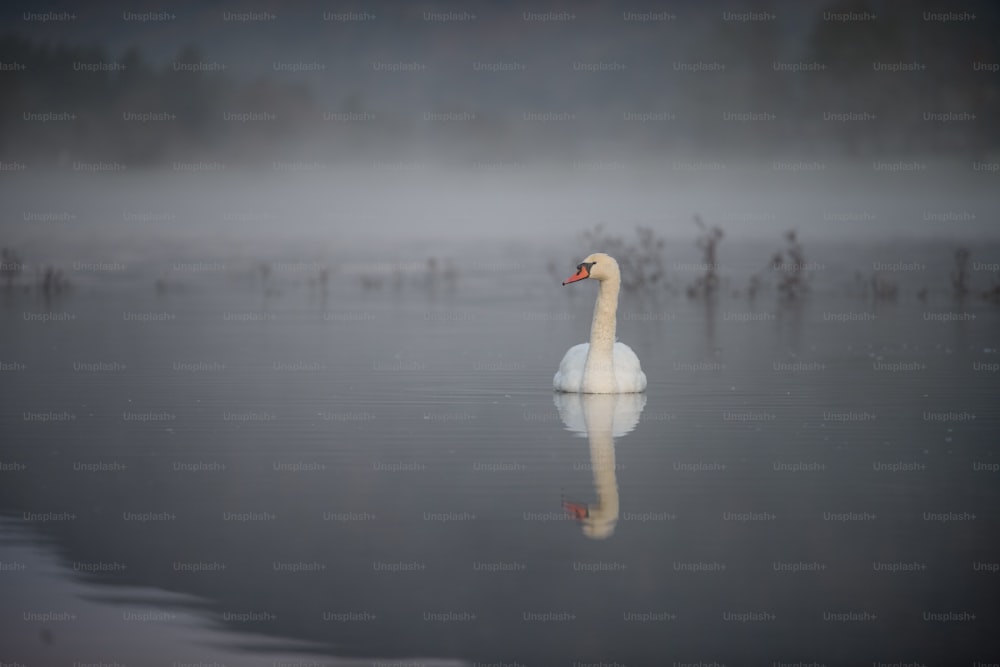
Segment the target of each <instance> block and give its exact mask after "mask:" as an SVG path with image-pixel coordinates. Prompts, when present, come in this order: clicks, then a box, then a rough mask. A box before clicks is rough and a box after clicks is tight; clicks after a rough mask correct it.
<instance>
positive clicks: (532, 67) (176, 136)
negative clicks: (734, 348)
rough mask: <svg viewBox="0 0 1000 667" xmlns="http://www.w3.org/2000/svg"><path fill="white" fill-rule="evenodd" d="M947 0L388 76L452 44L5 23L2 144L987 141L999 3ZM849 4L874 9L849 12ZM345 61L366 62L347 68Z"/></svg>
mask: <svg viewBox="0 0 1000 667" xmlns="http://www.w3.org/2000/svg"><path fill="white" fill-rule="evenodd" d="M772 4H773V3H772ZM767 6H769V5H768V3H766V2H764V3H762V7H763V8H766V7H767ZM948 11H950V12H953V13H955V14H961V13H962V12H966V13H968V11H969V10H967V9H964V8H963V9H961V10H959V9H947V10H941V8H940V7H937V6H936V3H935V6H934V7H932V6H931V3H928V2H924V1H922V0H920V1H917V2H913V3H883V2H877V1H876V0H872V1H871V2H869V1H866V0H847V1H846V2H836V3H833V4H830V5H828V6H826V7H825V8H818V9H817V11H816V16H815V18H814V19H813V20H812V21H811V23H809V24H808V25H805V26H803V27H800V28H798V29H797V31H789V29H788V27H787V26H782V25H781V23H780V22H779V21H762V22H758V23H744V22H737V21H729V22H727V21H722V20H715V21H702V22H701V23H699V24H698V25H699V26H700V27H699V28H698V30H699V31H700V32H699V33H698V34H697V35H696V36H694V37H692V36H691V35H688V36H687V39H686V40H673V39H663V37H662V33H657V32H656V30H661V29H662V27H660V26H656V25H654V26H652V27H642V28H635V29H634V30H635V31H636V32H634V33H629V34H630V35H632V36H631V37H629V36H627V35H626V34H625V32H623V31H625V30H633V28H631V27H630V26H629V25H628V24H627V23H624V22H622V21H621V20H620V19H619V24H620V25H618V26H617V27H616V28H615V30H613V31H610V32H609V34H608V35H607V36H606V37H605V38H604V39H603V40H600V39H598V34H599V33H600V29H599V26H598V27H594V26H585V25H581V26H579V27H578V28H575V29H574V30H575V31H569V32H567V31H563V32H561V33H559V34H560V35H561V36H560V37H559V38H558V39H560V40H564V42H565V43H563V42H560V48H562V49H563V50H564V51H565V52H566V53H567V54H569V55H566V57H565V64H563V65H561V66H562V67H563V68H564V70H565V71H564V72H561V73H556V74H553V71H552V68H551V67H546V64H547V63H549V61H548V60H545V58H549V59H551V49H553V48H555V47H551V46H550V47H549V48H550V51H545V50H544V49H543V47H542V46H540V43H541V42H540V39H541V38H538V37H534V38H526V40H525V42H524V43H523V44H519V45H518V47H517V48H516V49H508V51H507V52H506V56H502V55H501V56H497V57H496V58H493V59H490V58H486V61H487V62H488V63H493V64H501V65H502V64H504V63H512V62H513V63H516V64H518V65H520V66H522V70H523V71H514V72H507V73H503V72H499V73H497V72H487V71H478V70H477V69H476V68H475V67H474V66H472V65H470V62H472V61H473V60H474V58H473V56H471V55H469V56H468V57H466V58H464V59H463V58H460V57H458V56H456V55H455V54H454V53H449V54H448V58H450V59H451V60H450V61H449V62H452V65H451V67H452V68H451V70H448V71H446V72H442V68H440V67H433V66H432V67H429V68H428V71H425V72H421V73H405V72H403V73H396V74H387V73H385V72H380V71H377V70H374V69H373V67H372V63H373V62H376V61H379V59H380V58H382V59H383V60H388V61H390V62H396V60H394V59H393V58H392V57H389V58H386V57H385V54H386V53H392V54H398V53H400V52H401V51H404V52H406V53H408V54H410V55H412V56H414V57H413V58H407V60H415V61H425V62H429V63H432V64H437V63H440V62H442V60H443V56H442V55H441V53H442V49H441V47H440V45H439V44H437V43H436V42H434V41H433V40H431V39H430V38H427V37H420V36H419V35H418V36H417V37H412V36H411V35H410V33H407V32H405V31H394V30H389V31H383V35H382V37H380V38H373V40H372V42H371V44H370V45H367V46H365V45H359V44H358V43H353V44H352V45H351V49H352V50H351V51H349V52H348V51H345V50H344V49H343V48H341V49H340V50H337V49H338V47H337V46H336V45H331V46H329V48H330V49H331V50H330V51H329V52H327V53H325V54H323V53H321V54H318V55H320V56H324V57H325V58H326V59H327V60H329V61H331V62H334V63H336V64H337V65H338V66H337V67H335V68H331V70H330V72H329V73H326V74H315V75H311V77H304V76H297V75H290V74H288V73H287V72H280V71H277V70H271V69H267V70H264V71H260V72H257V74H256V75H254V76H247V75H246V74H245V73H241V74H240V75H239V76H237V75H236V74H234V72H233V70H232V69H231V68H230V69H219V70H217V71H211V69H210V68H209V71H205V65H206V64H208V65H211V62H212V61H211V59H209V58H207V57H206V56H205V55H204V54H203V53H201V52H200V51H199V49H198V48H197V47H195V46H188V47H185V48H182V49H181V50H179V52H178V53H177V54H176V55H175V56H174V57H173V59H172V60H171V61H170V62H168V63H160V64H156V65H154V64H151V62H150V60H149V59H148V58H147V57H145V56H144V55H143V53H142V52H141V51H140V49H139V48H131V49H129V50H127V51H126V52H124V53H121V54H112V53H108V52H107V51H106V50H105V49H104V48H102V47H100V46H87V45H84V46H72V45H68V44H65V43H56V44H53V43H49V42H46V41H42V40H38V39H33V38H29V37H26V36H25V35H22V34H19V33H9V34H7V35H6V36H2V37H0V63H2V64H3V71H0V157H2V158H3V159H14V160H18V159H21V160H35V161H38V162H41V163H49V164H55V163H59V162H65V161H67V160H89V161H94V160H104V161H108V160H117V161H121V162H123V163H126V164H128V165H155V164H160V163H164V162H168V161H170V160H178V159H181V160H194V159H197V160H204V159H210V160H221V161H226V162H236V163H241V162H260V161H267V160H275V159H280V160H315V161H322V162H331V163H332V162H337V161H340V160H345V159H346V160H350V159H353V158H356V157H364V158H366V159H370V158H373V157H374V158H381V157H404V158H405V157H413V156H420V157H421V158H424V159H434V158H449V157H460V158H463V159H465V158H471V159H483V160H531V159H532V158H534V157H546V158H568V159H577V158H593V157H595V156H599V157H602V158H605V157H606V158H607V159H615V158H616V157H620V158H623V159H627V158H641V157H653V158H655V157H663V156H669V155H674V156H677V155H681V156H696V157H739V156H755V157H756V156H759V157H772V156H775V157H801V158H837V157H848V158H865V157H869V156H886V155H892V156H897V157H906V156H913V157H919V156H925V157H926V156H938V155H940V156H951V157H961V158H973V159H982V158H986V157H990V156H993V155H995V154H996V152H997V150H998V149H1000V123H997V122H996V119H997V118H1000V72H998V71H997V69H998V67H1000V40H998V39H997V38H996V35H997V34H1000V19H998V17H1000V4H997V3H978V4H976V9H975V14H976V15H975V18H974V19H971V20H969V19H966V20H940V19H939V18H936V16H937V15H936V14H933V13H937V14H940V13H942V12H948ZM928 12H931V13H932V14H928ZM844 15H850V16H854V17H861V18H856V19H855V20H838V19H837V18H835V17H836V16H844ZM866 15H871V16H877V19H871V20H867V19H865V18H864V17H865V16H866ZM623 25H624V26H625V27H622V26H623ZM476 29H480V28H476ZM470 31H471V32H474V29H470ZM616 31H617V32H616ZM481 32H482V34H481V35H478V34H472V35H471V36H469V35H466V37H465V39H467V40H470V41H474V40H476V39H482V40H483V41H484V42H485V41H486V40H487V37H488V32H489V31H487V30H481ZM532 39H533V40H534V41H532ZM380 40H381V41H380ZM406 40H410V41H409V42H406ZM397 42H405V48H403V47H399V45H398V44H397ZM387 43H392V44H393V46H394V48H395V51H389V50H387V47H386V44H387ZM486 43H487V45H488V46H490V48H492V47H493V45H492V44H490V43H489V42H486ZM247 48H252V45H248V46H247ZM463 49H465V50H466V51H468V49H469V47H468V44H467V43H462V44H459V45H458V46H457V47H456V46H453V47H452V50H453V51H461V52H462V54H463V55H465V51H462V50H463ZM487 51H488V49H487ZM475 53H477V54H479V55H477V56H476V57H480V58H482V56H481V53H480V52H479V51H477V52H475ZM511 54H515V55H511ZM424 56H426V57H424ZM347 60H349V61H351V64H352V65H354V64H356V67H347V68H345V67H343V66H342V65H344V63H345V61H347ZM577 62H581V63H584V64H585V65H588V66H593V67H597V66H602V67H603V66H606V67H607V68H609V70H610V71H586V70H585V69H584V68H582V67H579V68H578V67H577V66H576V63H577ZM81 63H83V64H85V65H86V67H84V66H81ZM95 63H96V64H100V63H107V64H109V67H108V68H107V69H102V68H100V67H93V65H94V64H95ZM570 63H573V65H572V67H571V66H570ZM616 63H618V64H625V65H627V66H625V67H622V68H620V69H617V68H616V67H615V65H616ZM719 65H721V66H724V68H718V67H715V66H719ZM88 67H89V69H88ZM692 68H694V69H692ZM713 68H714V69H713ZM894 70H895V71H894ZM345 71H346V72H350V74H345ZM46 114H50V115H48V116H47V115H46ZM60 114H69V120H65V118H66V116H59V115H60ZM144 114H148V115H144ZM545 114H552V115H551V116H545ZM559 114H563V115H562V116H560V115H559ZM59 118H63V119H62V120H60V119H59Z"/></svg>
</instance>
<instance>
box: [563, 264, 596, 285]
mask: <svg viewBox="0 0 1000 667" xmlns="http://www.w3.org/2000/svg"><path fill="white" fill-rule="evenodd" d="M576 268H577V269H579V270H578V271H577V272H576V273H574V274H573V275H571V276H570V277H569V278H567V279H566V280H564V281H563V285H569V284H570V283H575V282H576V281H577V280H583V279H584V278H589V277H590V267H589V266H587V265H586V264H581V265H580V266H578V267H576Z"/></svg>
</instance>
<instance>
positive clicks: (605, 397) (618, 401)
mask: <svg viewBox="0 0 1000 667" xmlns="http://www.w3.org/2000/svg"><path fill="white" fill-rule="evenodd" d="M553 400H554V401H555V404H556V408H557V409H558V410H559V417H560V418H562V420H563V423H564V424H565V425H566V428H567V429H568V430H570V431H573V432H574V433H577V434H579V435H580V436H581V437H586V438H587V439H588V440H589V441H590V466H591V469H592V470H593V472H594V489H595V490H596V492H597V502H596V503H594V504H584V503H576V502H569V501H566V500H564V501H563V507H564V509H566V510H567V511H568V512H570V513H571V514H573V515H574V516H575V517H576V518H577V520H578V521H579V522H580V523H581V524H583V534H584V535H586V536H587V537H589V538H591V539H595V540H603V539H606V538H608V537H610V536H611V535H613V534H614V532H615V525H616V524H617V523H618V478H617V475H616V470H615V438H620V437H622V436H623V435H625V434H626V433H628V432H629V431H631V430H632V429H634V428H635V427H636V424H638V423H639V416H640V415H641V414H642V409H643V408H644V407H645V406H646V395H645V394H566V393H556V394H553Z"/></svg>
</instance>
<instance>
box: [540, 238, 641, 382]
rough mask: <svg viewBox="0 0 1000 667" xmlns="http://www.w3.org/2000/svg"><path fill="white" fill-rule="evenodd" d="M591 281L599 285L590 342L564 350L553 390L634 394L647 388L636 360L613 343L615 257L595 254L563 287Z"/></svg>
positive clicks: (617, 281)
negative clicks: (564, 354)
mask: <svg viewBox="0 0 1000 667" xmlns="http://www.w3.org/2000/svg"><path fill="white" fill-rule="evenodd" d="M586 278H592V279H594V280H596V281H598V282H599V283H600V287H599V288H598V290H597V303H596V304H595V305H594V319H593V322H591V325H590V342H589V343H580V344H579V345H574V346H573V347H571V348H569V350H567V351H566V356H564V357H563V359H562V361H561V362H560V363H559V370H558V371H556V375H555V377H554V378H553V380H552V384H553V387H554V388H555V390H556V391H564V392H569V393H580V394H634V393H638V392H641V391H643V390H644V389H645V388H646V374H645V373H643V372H642V366H641V365H640V363H639V357H637V356H636V354H635V352H633V351H632V348H630V347H629V346H628V345H626V344H625V343H619V342H616V341H615V327H616V326H617V317H618V292H619V289H620V288H621V272H620V271H619V270H618V262H616V261H615V258H614V257H611V256H610V255H606V254H605V253H603V252H598V253H594V254H593V255H590V256H589V257H587V258H586V259H585V260H583V261H582V262H580V263H579V264H577V266H576V273H575V274H573V275H572V276H570V277H569V278H567V279H566V280H565V281H563V285H568V284H569V283H575V282H577V281H579V280H584V279H586Z"/></svg>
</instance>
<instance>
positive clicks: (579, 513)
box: [563, 500, 590, 521]
mask: <svg viewBox="0 0 1000 667" xmlns="http://www.w3.org/2000/svg"><path fill="white" fill-rule="evenodd" d="M563 509H564V510H566V511H567V512H569V513H570V514H571V515H572V516H573V518H574V519H576V520H577V521H581V520H583V519H586V518H587V517H588V516H590V509H589V508H588V507H587V506H586V505H584V504H583V503H574V502H573V501H572V500H564V501H563Z"/></svg>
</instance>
